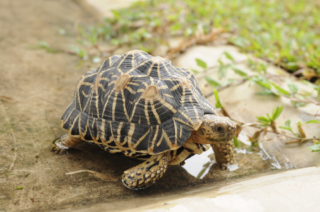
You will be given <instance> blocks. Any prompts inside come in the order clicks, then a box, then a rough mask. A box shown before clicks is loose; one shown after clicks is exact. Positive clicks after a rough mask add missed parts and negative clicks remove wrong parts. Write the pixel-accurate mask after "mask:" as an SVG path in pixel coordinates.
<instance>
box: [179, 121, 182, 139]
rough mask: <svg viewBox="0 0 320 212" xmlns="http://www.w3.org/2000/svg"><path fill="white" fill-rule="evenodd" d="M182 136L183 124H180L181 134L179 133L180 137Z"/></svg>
mask: <svg viewBox="0 0 320 212" xmlns="http://www.w3.org/2000/svg"><path fill="white" fill-rule="evenodd" d="M181 137H182V125H181V124H180V135H179V138H181Z"/></svg>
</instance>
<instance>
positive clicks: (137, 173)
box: [122, 153, 169, 190]
mask: <svg viewBox="0 0 320 212" xmlns="http://www.w3.org/2000/svg"><path fill="white" fill-rule="evenodd" d="M168 160H169V156H168V153H164V154H160V155H153V156H151V158H149V159H148V160H146V161H145V162H143V163H141V164H139V165H137V166H135V167H133V168H131V169H128V170H126V171H125V172H124V174H123V175H122V183H123V184H124V185H125V186H126V187H127V188H130V189H133V190H137V189H144V188H147V187H149V186H150V185H152V184H153V183H155V181H156V180H158V179H160V178H161V177H162V175H163V174H164V173H165V172H166V170H167V166H168Z"/></svg>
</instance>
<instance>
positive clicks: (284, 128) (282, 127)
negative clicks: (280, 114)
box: [279, 126, 292, 131]
mask: <svg viewBox="0 0 320 212" xmlns="http://www.w3.org/2000/svg"><path fill="white" fill-rule="evenodd" d="M279 128H280V129H283V130H289V131H291V130H292V129H291V128H288V127H284V126H280V127H279Z"/></svg>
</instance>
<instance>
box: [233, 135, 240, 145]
mask: <svg viewBox="0 0 320 212" xmlns="http://www.w3.org/2000/svg"><path fill="white" fill-rule="evenodd" d="M233 144H234V146H235V147H239V141H238V139H237V137H236V136H233Z"/></svg>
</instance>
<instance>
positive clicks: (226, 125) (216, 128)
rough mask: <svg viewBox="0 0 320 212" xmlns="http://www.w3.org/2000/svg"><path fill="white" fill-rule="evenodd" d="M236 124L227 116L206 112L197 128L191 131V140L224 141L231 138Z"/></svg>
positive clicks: (211, 142)
mask: <svg viewBox="0 0 320 212" xmlns="http://www.w3.org/2000/svg"><path fill="white" fill-rule="evenodd" d="M235 132H236V125H235V124H234V123H233V122H232V121H231V120H230V119H229V118H227V117H219V116H216V115H212V114H206V115H204V116H203V118H202V124H201V125H200V127H199V129H198V130H197V131H195V132H194V133H193V137H194V139H193V141H194V142H196V143H201V144H216V143H224V142H228V141H229V140H231V139H232V138H233V136H234V134H235Z"/></svg>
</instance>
